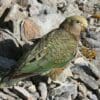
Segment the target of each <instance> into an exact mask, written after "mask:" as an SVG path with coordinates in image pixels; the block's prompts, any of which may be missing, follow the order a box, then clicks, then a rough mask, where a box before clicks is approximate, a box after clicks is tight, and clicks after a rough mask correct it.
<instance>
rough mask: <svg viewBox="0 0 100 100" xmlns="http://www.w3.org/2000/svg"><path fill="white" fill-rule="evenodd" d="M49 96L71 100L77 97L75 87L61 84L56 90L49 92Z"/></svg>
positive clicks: (74, 85)
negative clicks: (70, 98) (69, 99)
mask: <svg viewBox="0 0 100 100" xmlns="http://www.w3.org/2000/svg"><path fill="white" fill-rule="evenodd" d="M50 96H54V97H55V96H59V97H64V98H65V97H66V98H69V97H72V98H73V99H74V98H76V96H77V85H76V84H73V83H69V84H66V83H65V84H62V85H61V86H58V87H57V88H54V89H52V90H50Z"/></svg>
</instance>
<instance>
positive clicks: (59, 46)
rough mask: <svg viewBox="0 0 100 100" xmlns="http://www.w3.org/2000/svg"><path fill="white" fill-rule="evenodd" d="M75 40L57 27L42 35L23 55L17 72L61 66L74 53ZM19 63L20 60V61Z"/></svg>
mask: <svg viewBox="0 0 100 100" xmlns="http://www.w3.org/2000/svg"><path fill="white" fill-rule="evenodd" d="M76 47H77V41H76V40H75V39H74V37H73V35H71V34H70V33H68V32H66V31H65V30H64V29H58V30H55V31H53V32H51V33H50V34H48V35H47V36H44V38H42V39H41V40H40V41H39V43H38V44H37V45H36V46H35V48H34V49H33V50H31V51H29V52H28V53H27V54H26V55H24V56H23V58H21V59H22V62H23V63H22V64H21V65H20V67H19V70H18V71H17V75H18V74H19V75H20V74H27V73H33V74H34V73H45V72H46V71H50V70H51V69H53V68H56V67H63V66H64V65H65V64H66V63H68V62H69V61H70V60H71V59H72V58H73V57H74V55H75V51H76ZM20 63H21V62H20Z"/></svg>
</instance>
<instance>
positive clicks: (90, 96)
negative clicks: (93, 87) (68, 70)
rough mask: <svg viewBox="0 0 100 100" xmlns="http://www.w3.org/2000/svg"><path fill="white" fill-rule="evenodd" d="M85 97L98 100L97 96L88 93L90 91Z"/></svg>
mask: <svg viewBox="0 0 100 100" xmlns="http://www.w3.org/2000/svg"><path fill="white" fill-rule="evenodd" d="M87 96H88V97H89V99H91V100H98V98H97V96H96V95H95V94H93V93H92V92H90V91H88V93H87Z"/></svg>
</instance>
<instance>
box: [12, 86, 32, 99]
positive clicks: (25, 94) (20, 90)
mask: <svg viewBox="0 0 100 100" xmlns="http://www.w3.org/2000/svg"><path fill="white" fill-rule="evenodd" d="M13 91H15V93H17V95H19V96H20V97H21V98H23V99H28V100H33V99H32V95H31V94H30V93H29V92H28V91H26V90H25V89H24V88H23V87H19V86H14V88H13Z"/></svg>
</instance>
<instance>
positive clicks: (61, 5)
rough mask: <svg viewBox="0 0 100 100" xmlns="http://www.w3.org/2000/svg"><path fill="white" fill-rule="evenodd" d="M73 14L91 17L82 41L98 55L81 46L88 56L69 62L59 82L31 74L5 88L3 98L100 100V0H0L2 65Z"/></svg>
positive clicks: (0, 92) (9, 63)
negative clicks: (31, 75) (86, 50)
mask: <svg viewBox="0 0 100 100" xmlns="http://www.w3.org/2000/svg"><path fill="white" fill-rule="evenodd" d="M72 15H83V16H85V17H86V18H87V20H88V22H89V29H88V31H87V32H86V33H82V36H81V42H82V44H83V45H84V46H85V47H88V48H89V50H94V51H95V55H91V54H90V53H88V54H90V55H88V54H87V53H85V52H82V51H81V50H80V48H79V50H80V52H82V53H83V55H84V57H79V58H76V59H75V60H74V61H73V63H71V64H70V65H69V66H68V65H66V68H65V70H64V71H63V72H62V73H61V74H60V75H59V77H57V79H56V81H53V80H52V79H50V78H49V77H47V76H41V75H37V76H34V77H30V78H28V79H25V80H22V81H20V82H18V83H17V84H15V85H14V86H10V87H4V88H1V89H0V100H100V1H99V0H53V1H52V0H0V67H1V68H3V67H5V66H6V68H5V69H8V68H10V66H12V65H15V64H16V63H17V60H18V59H19V58H20V56H21V55H23V52H26V51H27V50H28V48H31V47H33V46H34V44H35V43H36V40H37V39H38V38H41V37H42V36H44V35H45V34H47V33H48V32H50V31H51V30H53V29H56V28H58V27H59V25H60V24H61V23H62V22H63V21H64V20H65V18H66V17H69V16H72ZM55 19H56V20H55ZM88 52H89V51H88ZM87 55H88V56H87Z"/></svg>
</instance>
